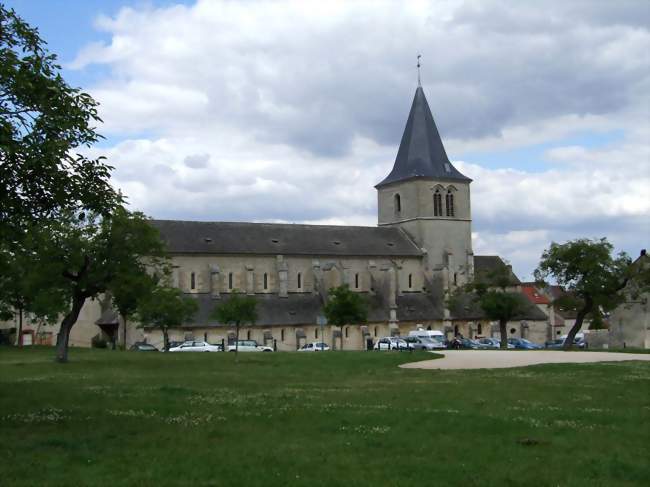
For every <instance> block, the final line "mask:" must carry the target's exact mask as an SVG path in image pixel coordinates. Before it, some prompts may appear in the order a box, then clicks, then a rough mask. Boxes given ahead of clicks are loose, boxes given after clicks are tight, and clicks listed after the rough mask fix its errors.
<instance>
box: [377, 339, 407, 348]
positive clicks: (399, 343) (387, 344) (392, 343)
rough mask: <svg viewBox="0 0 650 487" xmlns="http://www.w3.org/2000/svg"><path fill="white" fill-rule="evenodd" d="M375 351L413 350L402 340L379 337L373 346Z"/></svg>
mask: <svg viewBox="0 0 650 487" xmlns="http://www.w3.org/2000/svg"><path fill="white" fill-rule="evenodd" d="M374 349H375V350H413V345H411V344H410V343H407V342H406V341H405V340H404V339H403V338H398V337H381V338H380V339H379V340H377V343H375V346H374Z"/></svg>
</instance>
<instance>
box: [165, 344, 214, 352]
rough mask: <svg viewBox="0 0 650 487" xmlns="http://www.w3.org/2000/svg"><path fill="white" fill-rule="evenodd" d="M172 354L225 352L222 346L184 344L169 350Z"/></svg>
mask: <svg viewBox="0 0 650 487" xmlns="http://www.w3.org/2000/svg"><path fill="white" fill-rule="evenodd" d="M169 351H170V352H223V350H222V348H221V345H210V344H209V343H208V342H184V343H181V344H180V345H179V346H177V347H172V348H170V349H169Z"/></svg>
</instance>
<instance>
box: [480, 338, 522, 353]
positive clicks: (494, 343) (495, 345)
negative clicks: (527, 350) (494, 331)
mask: <svg viewBox="0 0 650 487" xmlns="http://www.w3.org/2000/svg"><path fill="white" fill-rule="evenodd" d="M477 342H478V345H479V348H480V349H483V350H491V349H495V350H496V349H499V348H501V340H499V339H498V338H490V337H486V338H480V339H479V340H477ZM508 348H515V346H514V345H513V344H511V343H508Z"/></svg>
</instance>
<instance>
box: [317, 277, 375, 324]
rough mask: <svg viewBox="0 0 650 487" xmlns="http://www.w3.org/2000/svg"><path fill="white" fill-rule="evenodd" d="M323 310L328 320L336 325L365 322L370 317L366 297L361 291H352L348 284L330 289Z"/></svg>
mask: <svg viewBox="0 0 650 487" xmlns="http://www.w3.org/2000/svg"><path fill="white" fill-rule="evenodd" d="M323 312H324V313H325V317H326V318H327V321H328V322H329V323H330V324H331V325H334V326H344V325H347V324H350V323H365V322H366V320H367V319H368V305H367V303H366V301H365V299H363V296H361V295H360V294H359V293H355V292H354V291H351V290H350V287H349V286H348V285H347V284H344V285H342V286H339V287H336V288H331V289H330V290H329V294H328V300H327V304H326V305H325V307H324V309H323Z"/></svg>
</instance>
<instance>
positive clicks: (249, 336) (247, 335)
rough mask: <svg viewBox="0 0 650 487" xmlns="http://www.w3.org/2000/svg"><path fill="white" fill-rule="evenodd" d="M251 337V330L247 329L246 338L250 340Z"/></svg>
mask: <svg viewBox="0 0 650 487" xmlns="http://www.w3.org/2000/svg"><path fill="white" fill-rule="evenodd" d="M250 339H251V331H250V330H247V331H246V340H250Z"/></svg>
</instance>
